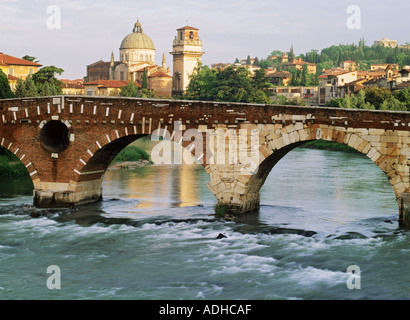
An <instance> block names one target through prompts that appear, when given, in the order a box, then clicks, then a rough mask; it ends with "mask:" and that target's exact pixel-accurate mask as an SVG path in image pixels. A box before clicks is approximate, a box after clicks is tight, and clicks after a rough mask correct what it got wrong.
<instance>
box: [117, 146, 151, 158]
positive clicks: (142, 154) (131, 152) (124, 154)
mask: <svg viewBox="0 0 410 320" xmlns="http://www.w3.org/2000/svg"><path fill="white" fill-rule="evenodd" d="M138 160H149V154H148V153H147V152H146V151H145V150H143V149H141V148H138V147H135V146H128V147H126V148H124V149H123V150H121V152H120V153H119V154H118V155H117V156H116V157H115V159H114V162H117V161H138Z"/></svg>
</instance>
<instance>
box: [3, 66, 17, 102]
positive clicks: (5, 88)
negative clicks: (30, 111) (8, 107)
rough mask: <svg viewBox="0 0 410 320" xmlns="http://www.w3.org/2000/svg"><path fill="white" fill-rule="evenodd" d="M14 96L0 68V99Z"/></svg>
mask: <svg viewBox="0 0 410 320" xmlns="http://www.w3.org/2000/svg"><path fill="white" fill-rule="evenodd" d="M8 98H14V94H13V92H12V91H11V89H10V83H9V79H8V77H7V75H6V74H5V73H4V72H3V70H1V69H0V99H8Z"/></svg>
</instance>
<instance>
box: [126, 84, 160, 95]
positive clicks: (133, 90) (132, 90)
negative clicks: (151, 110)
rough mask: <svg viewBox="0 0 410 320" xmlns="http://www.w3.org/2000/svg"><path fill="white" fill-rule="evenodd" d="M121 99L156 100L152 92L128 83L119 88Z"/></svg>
mask: <svg viewBox="0 0 410 320" xmlns="http://www.w3.org/2000/svg"><path fill="white" fill-rule="evenodd" d="M120 96H121V97H138V98H156V95H155V93H154V91H152V90H150V89H147V88H140V87H138V86H137V84H136V83H135V82H132V81H131V82H130V83H128V84H127V85H126V86H124V87H122V88H121V92H120Z"/></svg>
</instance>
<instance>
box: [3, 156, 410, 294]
mask: <svg viewBox="0 0 410 320" xmlns="http://www.w3.org/2000/svg"><path fill="white" fill-rule="evenodd" d="M207 181H208V176H207V174H206V173H205V171H204V169H203V168H202V167H201V166H198V165H164V166H148V167H142V168H136V169H133V170H111V171H107V173H106V175H105V178H104V182H103V190H104V200H103V201H102V202H99V203H94V204H89V205H85V206H81V207H78V208H75V209H70V210H69V209H67V210H56V211H46V212H43V214H44V215H43V216H41V217H38V218H33V217H31V216H30V215H28V212H29V207H30V206H29V205H30V204H31V203H32V185H31V181H30V180H29V179H6V180H2V182H1V184H0V199H1V202H0V266H1V268H0V298H1V299H152V300H162V299H166V300H168V299H170V300H173V299H194V300H196V299H208V300H231V299H252V300H255V299H260V300H265V299H307V300H309V299H409V298H410V290H409V289H410V274H409V272H408V269H409V268H408V267H409V262H410V255H409V254H410V233H409V231H408V230H405V229H401V228H399V226H398V221H397V220H398V212H397V211H398V209H397V204H396V201H395V199H394V193H393V191H392V188H391V186H390V184H389V182H388V180H387V178H386V177H385V175H384V173H383V172H382V171H381V170H380V169H379V168H378V167H377V166H376V165H374V164H373V163H372V162H371V161H370V160H369V159H367V158H366V157H364V156H362V155H360V154H349V153H342V152H332V151H325V150H311V149H303V148H297V149H295V150H293V151H292V152H290V153H289V154H288V155H286V156H285V157H284V158H283V159H282V160H281V161H280V162H279V163H278V164H277V165H276V166H275V167H274V168H273V170H272V172H271V173H270V175H269V177H268V179H267V181H266V183H265V185H264V186H263V188H262V190H261V208H260V211H259V213H258V214H253V215H247V216H244V217H243V219H241V220H239V221H225V220H217V219H215V218H214V216H213V215H212V214H213V212H214V211H213V210H214V205H215V204H216V199H215V197H214V196H213V195H212V194H211V193H210V192H209V191H208V189H207V187H206V182H207ZM220 233H221V234H223V235H225V236H226V237H225V238H222V239H217V236H218V235H219V234H220ZM351 265H354V266H357V268H359V271H360V274H358V273H356V278H354V277H353V276H352V273H348V272H347V268H348V267H349V266H351ZM49 266H57V267H58V269H59V271H60V276H61V277H60V282H59V283H60V285H61V287H60V289H49V288H48V286H47V283H48V282H47V280H48V278H49V277H51V276H52V275H53V273H52V272H50V273H47V268H48V267H49ZM54 275H56V274H54ZM358 276H360V277H358ZM352 277H353V278H354V279H355V280H354V284H355V285H356V288H354V289H349V288H348V286H347V284H348V282H349V281H351V279H353V278H352ZM349 279H350V280H349ZM55 283H56V282H55ZM350 283H352V281H351V282H350Z"/></svg>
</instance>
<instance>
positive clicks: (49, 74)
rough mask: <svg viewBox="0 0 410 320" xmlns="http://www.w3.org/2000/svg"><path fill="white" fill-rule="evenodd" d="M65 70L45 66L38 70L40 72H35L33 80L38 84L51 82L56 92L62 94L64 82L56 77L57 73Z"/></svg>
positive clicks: (59, 73)
mask: <svg viewBox="0 0 410 320" xmlns="http://www.w3.org/2000/svg"><path fill="white" fill-rule="evenodd" d="M63 72H64V70H63V69H61V68H57V67H55V66H47V67H43V68H41V69H40V70H38V72H36V73H35V74H33V80H34V83H35V84H36V85H37V86H39V85H40V84H44V83H46V82H49V83H50V85H51V86H52V87H53V91H54V92H55V94H58V95H60V94H62V93H63V89H62V83H61V81H59V80H58V79H57V78H56V75H57V74H58V75H61V74H62V73H63Z"/></svg>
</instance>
